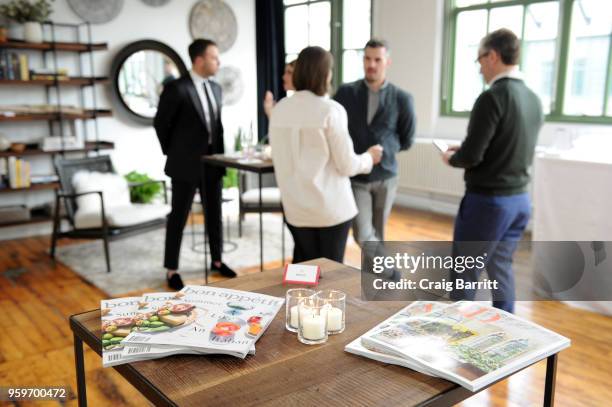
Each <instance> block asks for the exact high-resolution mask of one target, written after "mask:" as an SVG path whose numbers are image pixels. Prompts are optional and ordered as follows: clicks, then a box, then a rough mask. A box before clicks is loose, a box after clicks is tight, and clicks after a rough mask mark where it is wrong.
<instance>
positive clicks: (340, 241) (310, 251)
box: [287, 219, 353, 263]
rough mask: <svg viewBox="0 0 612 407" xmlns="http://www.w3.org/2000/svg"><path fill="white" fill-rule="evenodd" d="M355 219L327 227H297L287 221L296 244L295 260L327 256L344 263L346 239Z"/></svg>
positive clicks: (300, 260) (295, 261) (294, 250)
mask: <svg viewBox="0 0 612 407" xmlns="http://www.w3.org/2000/svg"><path fill="white" fill-rule="evenodd" d="M352 222H353V220H352V219H351V220H348V221H346V222H344V223H340V224H339V225H335V226H330V227H326V228H307V227H306V228H305V227H296V226H293V225H291V224H289V223H287V227H289V231H290V232H291V235H293V241H294V243H295V246H294V248H293V262H294V263H299V262H302V261H307V260H312V259H316V258H319V257H326V258H328V259H330V260H334V261H337V262H340V263H342V261H343V260H344V250H345V249H346V239H347V238H348V232H349V229H350V228H351V223H352Z"/></svg>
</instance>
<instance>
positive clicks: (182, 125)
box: [154, 39, 236, 290]
mask: <svg viewBox="0 0 612 407" xmlns="http://www.w3.org/2000/svg"><path fill="white" fill-rule="evenodd" d="M189 57H190V58H191V63H192V68H191V71H190V72H189V73H188V74H186V75H183V76H182V77H181V78H179V79H177V80H175V81H172V82H170V83H168V84H167V85H166V86H165V87H164V91H163V93H162V94H161V97H160V99H159V105H158V108H157V115H156V116H155V120H154V126H155V131H156V133H157V137H158V138H159V142H160V144H161V148H162V152H163V153H164V155H166V156H167V160H166V167H165V172H166V174H167V175H168V176H169V177H170V178H172V212H170V215H169V216H168V223H167V226H166V249H165V255H164V267H166V269H167V270H168V271H167V274H166V279H167V281H168V285H169V286H170V287H171V288H174V289H177V290H180V289H181V288H182V287H183V281H182V279H181V276H180V275H179V274H178V273H177V269H178V259H179V253H180V249H181V240H182V237H183V228H184V227H185V222H186V221H187V217H188V215H189V211H190V209H191V204H192V202H193V197H194V195H195V191H196V189H198V190H199V191H200V197H201V198H202V203H203V205H204V216H205V222H206V230H207V231H208V236H209V244H210V253H211V257H212V264H211V269H212V271H213V272H214V271H218V272H219V273H220V274H221V275H223V276H226V277H235V276H236V273H235V272H234V271H233V270H232V269H230V268H229V267H227V266H226V265H225V264H224V263H222V262H221V251H222V226H221V187H222V178H223V175H224V174H225V170H223V169H221V168H216V167H210V166H207V165H203V164H202V162H201V160H200V159H201V157H202V155H208V154H222V153H223V152H224V147H223V124H222V123H221V87H220V86H219V85H218V84H217V83H215V82H213V81H211V80H210V79H209V78H210V77H211V76H213V75H214V74H216V73H217V71H218V70H219V49H218V48H217V45H216V44H215V43H214V42H213V41H211V40H206V39H196V40H195V41H193V42H192V43H191V45H190V46H189Z"/></svg>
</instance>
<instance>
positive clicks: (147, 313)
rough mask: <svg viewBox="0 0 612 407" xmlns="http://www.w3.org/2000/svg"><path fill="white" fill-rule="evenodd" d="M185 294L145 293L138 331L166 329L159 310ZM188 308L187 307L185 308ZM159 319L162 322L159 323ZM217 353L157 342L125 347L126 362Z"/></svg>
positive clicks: (137, 321) (137, 316)
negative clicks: (158, 313)
mask: <svg viewBox="0 0 612 407" xmlns="http://www.w3.org/2000/svg"><path fill="white" fill-rule="evenodd" d="M182 297H184V294H182V293H180V292H178V293H177V292H161V293H148V294H144V295H143V297H142V300H141V302H140V307H139V310H138V314H137V315H136V316H135V324H136V327H137V328H135V331H138V332H147V331H149V332H157V331H160V330H161V331H165V330H168V329H166V328H167V326H166V325H165V324H164V323H163V321H164V320H166V318H165V317H164V316H160V317H158V316H157V315H156V313H157V311H158V310H160V309H162V308H164V306H165V305H166V304H167V303H168V302H169V301H174V300H180V299H181V298H182ZM184 309H187V308H184ZM157 321H160V322H162V324H163V325H162V324H158V323H157ZM156 325H158V326H156ZM211 353H215V352H214V351H212V350H206V349H202V348H199V347H187V346H174V345H155V344H146V345H145V344H140V343H131V342H127V343H125V346H124V347H123V359H124V361H125V362H124V363H126V362H131V361H135V360H143V359H157V358H162V357H166V356H170V355H178V354H196V355H206V354H211ZM249 354H250V355H254V354H255V345H254V344H253V345H251V348H250V349H249Z"/></svg>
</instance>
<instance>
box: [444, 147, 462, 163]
mask: <svg viewBox="0 0 612 407" xmlns="http://www.w3.org/2000/svg"><path fill="white" fill-rule="evenodd" d="M457 150H459V146H451V147H449V148H448V150H446V151H445V152H443V153H442V161H444V164H446V165H450V163H449V160H450V158H451V157H452V156H453V154H455V152H456V151H457Z"/></svg>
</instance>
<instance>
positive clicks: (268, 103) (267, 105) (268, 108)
mask: <svg viewBox="0 0 612 407" xmlns="http://www.w3.org/2000/svg"><path fill="white" fill-rule="evenodd" d="M275 104H276V102H275V101H274V95H273V94H272V92H270V91H269V90H267V91H266V94H265V95H264V100H263V109H264V112H265V113H266V116H268V119H269V118H270V115H271V114H272V109H273V108H274V105H275Z"/></svg>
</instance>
